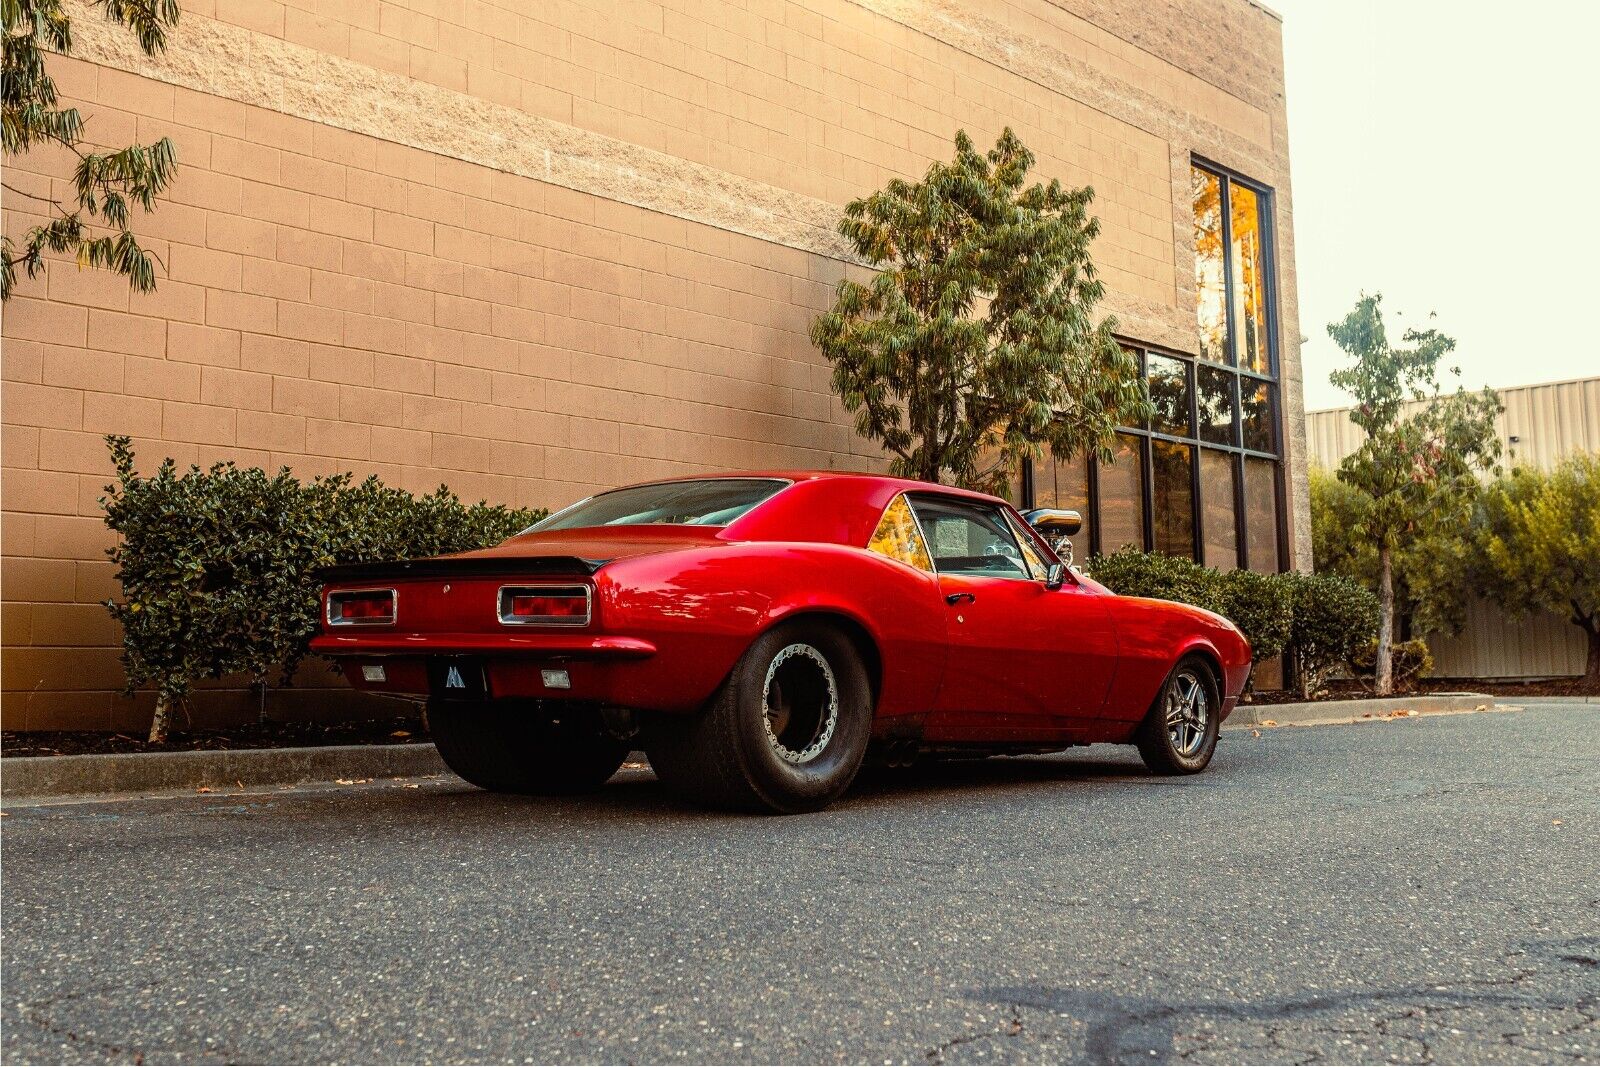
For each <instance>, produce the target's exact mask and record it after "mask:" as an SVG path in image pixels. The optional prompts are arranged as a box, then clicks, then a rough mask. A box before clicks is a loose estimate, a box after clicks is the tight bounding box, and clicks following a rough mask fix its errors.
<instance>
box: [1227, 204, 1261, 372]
mask: <svg viewBox="0 0 1600 1067" xmlns="http://www.w3.org/2000/svg"><path fill="white" fill-rule="evenodd" d="M1228 200H1229V202H1230V207H1231V209H1232V211H1231V218H1230V222H1231V223H1232V230H1233V234H1232V236H1233V248H1232V255H1233V330H1234V334H1233V336H1234V344H1235V346H1236V347H1237V349H1238V360H1237V362H1238V364H1239V366H1241V367H1244V368H1246V369H1248V370H1253V371H1257V372H1258V373H1261V374H1266V373H1267V371H1268V369H1269V368H1268V363H1267V292H1266V273H1267V263H1266V252H1265V250H1264V249H1263V247H1262V241H1261V204H1260V200H1261V198H1260V197H1259V196H1257V195H1256V192H1255V190H1254V189H1251V188H1249V187H1248V186H1244V185H1240V184H1239V183H1238V182H1233V183H1231V184H1230V185H1229V186H1228Z"/></svg>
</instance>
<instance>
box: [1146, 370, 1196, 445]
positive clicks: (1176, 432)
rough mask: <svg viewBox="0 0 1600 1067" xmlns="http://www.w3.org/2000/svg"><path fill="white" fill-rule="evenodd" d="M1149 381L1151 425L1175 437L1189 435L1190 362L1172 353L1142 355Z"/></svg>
mask: <svg viewBox="0 0 1600 1067" xmlns="http://www.w3.org/2000/svg"><path fill="white" fill-rule="evenodd" d="M1145 365H1146V367H1147V368H1148V376H1149V381H1150V404H1151V406H1152V407H1153V408H1154V409H1155V410H1153V411H1152V412H1151V413H1150V428H1151V429H1152V430H1155V431H1156V432H1157V433H1170V434H1172V435H1173V436H1174V437H1189V436H1191V435H1192V434H1193V432H1194V431H1192V430H1191V429H1190V428H1189V365H1188V364H1187V363H1185V362H1184V361H1183V360H1181V359H1173V358H1172V357H1171V356H1157V355H1150V356H1146V357H1145Z"/></svg>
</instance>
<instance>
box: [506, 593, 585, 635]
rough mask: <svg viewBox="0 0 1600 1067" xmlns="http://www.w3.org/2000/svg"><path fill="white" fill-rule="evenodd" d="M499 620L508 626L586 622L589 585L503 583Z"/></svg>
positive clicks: (564, 624)
mask: <svg viewBox="0 0 1600 1067" xmlns="http://www.w3.org/2000/svg"><path fill="white" fill-rule="evenodd" d="M500 621H501V622H502V623H504V624H505V625H507V626H587V625H588V624H589V587H588V586H586V585H505V586H501V587H500Z"/></svg>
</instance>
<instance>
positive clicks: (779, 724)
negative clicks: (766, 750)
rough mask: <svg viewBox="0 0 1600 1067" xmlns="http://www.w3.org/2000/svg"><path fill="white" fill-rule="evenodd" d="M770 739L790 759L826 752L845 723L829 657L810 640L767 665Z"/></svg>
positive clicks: (807, 759)
mask: <svg viewBox="0 0 1600 1067" xmlns="http://www.w3.org/2000/svg"><path fill="white" fill-rule="evenodd" d="M764 718H765V722H766V726H767V741H768V743H769V744H771V745H772V751H774V752H776V753H777V754H778V757H779V758H780V759H782V760H783V761H784V762H786V763H793V764H795V765H797V766H798V765H800V764H803V763H810V762H811V761H812V760H814V759H816V758H817V756H819V755H821V753H822V750H823V749H825V748H827V747H828V741H829V740H830V739H832V737H833V729H834V727H835V726H837V725H838V723H839V686H838V683H837V682H836V681H835V680H834V677H833V668H832V667H830V666H829V665H828V659H827V657H826V656H824V655H823V654H822V653H821V652H818V651H817V650H816V649H815V648H812V647H811V646H810V645H807V644H803V643H796V644H792V645H789V646H788V647H786V648H783V649H781V650H780V651H779V652H778V654H777V655H776V656H773V657H772V662H771V663H770V664H768V665H767V685H766V715H765V717H764Z"/></svg>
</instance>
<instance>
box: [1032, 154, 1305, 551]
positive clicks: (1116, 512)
mask: <svg viewBox="0 0 1600 1067" xmlns="http://www.w3.org/2000/svg"><path fill="white" fill-rule="evenodd" d="M1191 177H1192V183H1191V188H1190V191H1191V193H1192V194H1193V197H1194V205H1193V206H1194V242H1195V288H1196V313H1197V318H1196V326H1197V331H1198V336H1197V340H1196V345H1195V352H1194V354H1192V355H1189V354H1179V353H1172V352H1158V351H1153V350H1150V349H1135V352H1136V354H1137V355H1138V357H1139V360H1140V365H1141V367H1142V368H1143V373H1144V376H1145V382H1146V384H1147V386H1148V389H1149V395H1150V401H1151V405H1152V407H1153V408H1154V411H1153V413H1152V414H1151V417H1150V421H1149V423H1148V424H1146V425H1144V426H1128V427H1124V428H1123V429H1122V431H1121V432H1120V433H1118V435H1117V442H1116V446H1115V448H1114V450H1113V451H1114V455H1113V457H1112V462H1111V463H1109V464H1101V463H1093V464H1091V463H1088V462H1086V461H1084V460H1082V459H1077V460H1074V461H1071V462H1058V461H1056V460H1055V459H1054V458H1052V457H1051V456H1049V455H1048V454H1047V455H1046V456H1045V458H1044V459H1043V460H1042V461H1040V462H1037V463H1033V464H1030V466H1029V469H1028V472H1027V476H1026V477H1025V478H1024V479H1023V484H1022V486H1020V487H1019V488H1020V490H1021V492H1020V495H1019V496H1018V499H1020V500H1022V501H1023V502H1024V503H1026V504H1028V505H1030V506H1033V507H1070V508H1077V509H1079V510H1081V511H1082V512H1083V514H1084V517H1085V520H1086V522H1085V525H1086V527H1087V529H1086V533H1085V534H1084V535H1080V538H1081V539H1080V543H1079V545H1078V548H1079V550H1080V552H1082V550H1083V549H1084V548H1087V549H1088V550H1089V551H1090V552H1094V553H1110V552H1114V551H1116V550H1117V549H1118V548H1121V547H1123V546H1125V545H1133V546H1136V547H1138V548H1142V549H1146V550H1153V551H1159V552H1166V553H1168V554H1171V555H1179V556H1188V557H1190V558H1192V559H1197V560H1200V561H1201V562H1203V563H1205V564H1207V565H1209V566H1213V567H1220V568H1222V569H1224V570H1227V569H1231V568H1235V567H1249V568H1250V569H1252V570H1260V571H1277V570H1280V569H1281V568H1282V566H1283V563H1284V560H1283V536H1282V533H1281V530H1282V524H1283V503H1282V491H1281V488H1280V473H1279V457H1280V450H1281V442H1280V441H1279V439H1278V438H1279V435H1278V426H1279V412H1278V381H1277V372H1278V364H1277V351H1276V340H1275V336H1274V325H1273V323H1274V318H1273V303H1272V300H1273V286H1272V246H1271V233H1272V230H1271V204H1272V197H1271V194H1270V192H1269V191H1268V190H1267V189H1265V188H1262V187H1260V186H1257V185H1255V184H1254V183H1251V182H1249V181H1247V180H1245V179H1244V178H1242V177H1239V176H1237V175H1233V174H1230V173H1228V172H1227V171H1225V170H1223V169H1222V168H1219V167H1212V166H1210V165H1208V164H1196V165H1195V166H1194V167H1193V168H1192V170H1191ZM1085 540H1086V541H1087V545H1085V544H1084V543H1083V541H1085Z"/></svg>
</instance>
